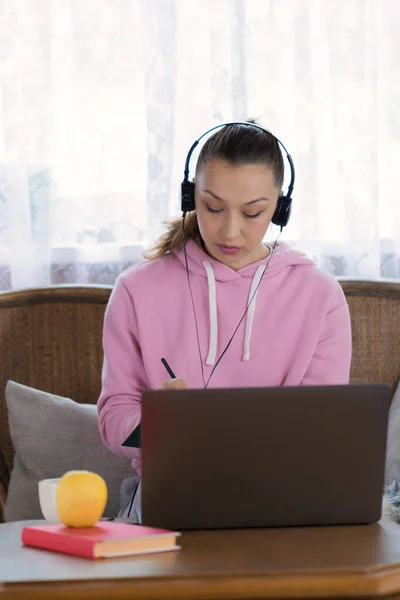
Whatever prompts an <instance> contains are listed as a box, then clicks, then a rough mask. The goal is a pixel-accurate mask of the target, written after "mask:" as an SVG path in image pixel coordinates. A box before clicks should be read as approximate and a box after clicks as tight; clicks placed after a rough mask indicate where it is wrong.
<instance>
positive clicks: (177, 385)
mask: <svg viewBox="0 0 400 600" xmlns="http://www.w3.org/2000/svg"><path fill="white" fill-rule="evenodd" d="M158 389H159V390H186V389H187V385H186V383H185V382H184V381H183V379H167V381H163V382H162V384H161V385H160V387H159V388H158Z"/></svg>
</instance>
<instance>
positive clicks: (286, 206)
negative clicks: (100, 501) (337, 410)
mask: <svg viewBox="0 0 400 600" xmlns="http://www.w3.org/2000/svg"><path fill="white" fill-rule="evenodd" d="M227 125H250V126H251V127H256V128H257V129H261V130H262V131H265V132H266V133H269V134H270V135H272V137H273V138H274V139H275V140H276V141H277V142H278V144H279V145H280V146H281V147H282V148H283V150H284V151H285V154H286V158H287V160H288V163H289V166H290V183H289V187H288V191H287V194H285V195H283V194H282V195H281V196H279V198H278V203H277V205H276V209H275V212H274V215H273V217H272V223H273V224H274V225H278V227H280V228H281V230H282V229H283V227H286V225H287V224H288V222H289V218H290V213H291V207H292V192H293V187H294V180H295V169H294V163H293V159H292V157H291V156H290V154H289V152H288V151H287V149H286V147H285V146H284V145H283V144H282V142H281V141H280V140H279V139H278V138H277V137H276V136H275V135H273V134H272V133H271V132H270V131H268V129H265V128H264V127H261V125H257V124H256V123H247V122H245V121H233V122H231V123H221V124H220V125H215V127H211V129H208V130H207V131H206V132H205V133H203V134H202V135H201V136H200V137H199V138H198V139H197V140H196V141H195V142H194V143H193V144H192V146H191V148H190V150H189V152H188V155H187V157H186V161H185V170H184V176H183V181H182V183H181V210H182V213H183V214H184V215H186V213H188V212H191V211H192V210H194V209H195V199H194V198H195V182H194V181H189V163H190V158H191V156H192V154H193V151H194V149H195V148H196V146H197V144H198V143H199V142H200V140H201V139H202V138H203V137H205V136H206V135H208V134H209V133H211V131H214V129H220V128H221V127H226V126H227Z"/></svg>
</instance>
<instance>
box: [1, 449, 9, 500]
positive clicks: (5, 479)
mask: <svg viewBox="0 0 400 600" xmlns="http://www.w3.org/2000/svg"><path fill="white" fill-rule="evenodd" d="M9 483H10V472H9V470H8V467H7V463H6V461H5V459H4V455H3V453H2V451H1V450H0V484H2V487H3V488H4V490H5V493H6V494H7V490H8V485H9ZM0 502H1V490H0Z"/></svg>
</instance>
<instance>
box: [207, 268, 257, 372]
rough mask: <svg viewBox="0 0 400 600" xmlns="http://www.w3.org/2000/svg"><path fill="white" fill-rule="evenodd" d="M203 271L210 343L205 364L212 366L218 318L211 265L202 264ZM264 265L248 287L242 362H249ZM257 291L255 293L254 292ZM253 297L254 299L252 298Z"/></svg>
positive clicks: (215, 352)
mask: <svg viewBox="0 0 400 600" xmlns="http://www.w3.org/2000/svg"><path fill="white" fill-rule="evenodd" d="M203 266H204V269H205V271H206V274H207V280H208V302H209V310H210V342H209V347H208V355H207V360H206V364H207V365H209V366H212V365H214V363H215V359H216V357H217V338H218V318H217V289H216V284H215V275H214V270H213V268H212V266H211V263H209V262H208V261H204V262H203ZM265 269H266V265H260V266H259V267H258V269H257V271H256V272H255V274H254V277H253V281H252V284H251V287H250V292H249V298H248V301H247V305H248V307H249V308H248V311H247V319H246V331H245V336H244V346H243V357H242V360H250V341H251V333H252V330H253V320H254V315H255V312H256V302H257V294H258V290H259V287H258V286H259V283H260V281H261V277H262V276H263V274H264V271H265ZM256 290H257V291H256ZM253 296H254V298H253Z"/></svg>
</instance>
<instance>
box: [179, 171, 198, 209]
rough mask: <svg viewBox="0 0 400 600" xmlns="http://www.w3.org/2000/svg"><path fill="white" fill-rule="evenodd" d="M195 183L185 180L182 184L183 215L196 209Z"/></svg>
mask: <svg viewBox="0 0 400 600" xmlns="http://www.w3.org/2000/svg"><path fill="white" fill-rule="evenodd" d="M194 190H195V184H194V181H188V180H187V179H184V180H183V181H182V183H181V211H182V212H183V213H187V212H191V211H192V210H194V209H195V202H194Z"/></svg>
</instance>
